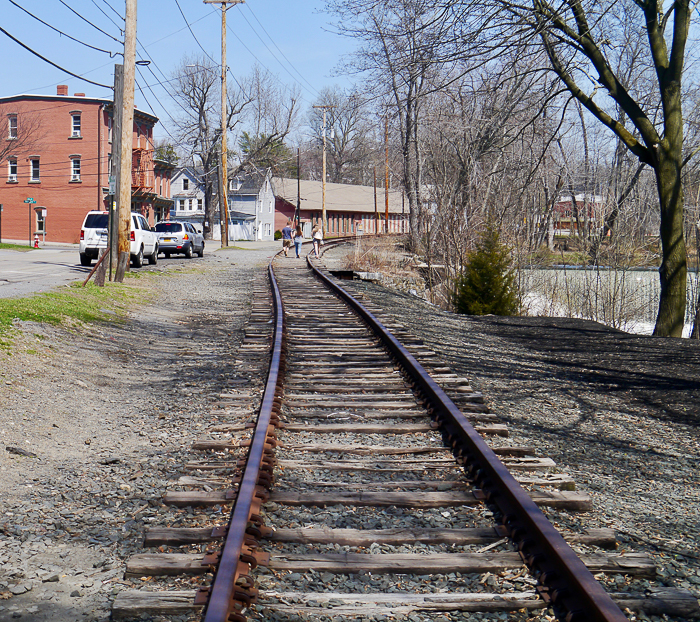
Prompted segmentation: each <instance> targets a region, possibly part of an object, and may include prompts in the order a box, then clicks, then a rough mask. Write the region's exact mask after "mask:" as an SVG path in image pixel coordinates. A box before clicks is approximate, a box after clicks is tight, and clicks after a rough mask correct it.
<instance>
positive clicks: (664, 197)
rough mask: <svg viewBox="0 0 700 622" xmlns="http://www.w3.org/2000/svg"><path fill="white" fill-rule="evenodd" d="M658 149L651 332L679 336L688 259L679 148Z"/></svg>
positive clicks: (681, 331) (659, 147)
mask: <svg viewBox="0 0 700 622" xmlns="http://www.w3.org/2000/svg"><path fill="white" fill-rule="evenodd" d="M664 142H666V141H664ZM665 146H666V145H659V146H658V149H657V154H658V164H657V166H656V167H654V168H655V173H656V185H657V187H658V190H659V202H660V207H661V225H660V237H661V249H662V260H661V267H660V268H659V279H660V282H661V297H660V299H659V314H658V315H657V317H656V326H655V328H654V335H655V336H657V337H681V336H682V334H683V324H684V322H685V305H686V288H687V279H688V275H687V269H688V266H687V259H686V248H685V239H684V237H683V186H682V183H681V149H680V148H677V149H676V148H671V149H668V150H667V149H664V147H665Z"/></svg>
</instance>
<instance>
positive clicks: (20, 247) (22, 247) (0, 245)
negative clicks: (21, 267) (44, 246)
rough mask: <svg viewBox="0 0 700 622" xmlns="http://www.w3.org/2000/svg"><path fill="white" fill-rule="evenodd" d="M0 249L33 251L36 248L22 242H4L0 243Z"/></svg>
mask: <svg viewBox="0 0 700 622" xmlns="http://www.w3.org/2000/svg"><path fill="white" fill-rule="evenodd" d="M0 250H7V251H23V252H27V251H33V250H36V249H35V248H34V247H32V246H26V245H24V244H6V243H5V242H3V243H0Z"/></svg>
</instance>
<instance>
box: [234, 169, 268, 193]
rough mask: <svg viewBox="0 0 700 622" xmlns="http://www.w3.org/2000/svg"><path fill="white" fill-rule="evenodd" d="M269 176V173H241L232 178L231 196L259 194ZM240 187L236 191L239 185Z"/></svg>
mask: <svg viewBox="0 0 700 622" xmlns="http://www.w3.org/2000/svg"><path fill="white" fill-rule="evenodd" d="M268 175H269V171H268V170H266V171H252V172H249V173H239V174H238V175H232V176H231V186H230V188H231V189H230V190H229V195H236V194H258V193H259V192H260V188H262V186H263V184H264V183H265V180H266V179H267V177H268ZM236 180H238V183H239V184H240V186H238V188H237V189H236V186H237V183H236Z"/></svg>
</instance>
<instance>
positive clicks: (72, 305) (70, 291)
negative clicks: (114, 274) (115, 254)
mask: <svg viewBox="0 0 700 622" xmlns="http://www.w3.org/2000/svg"><path fill="white" fill-rule="evenodd" d="M143 298H144V292H143V290H142V289H141V288H136V287H133V286H129V285H125V284H122V283H109V284H108V285H106V286H105V287H96V286H95V285H93V284H92V283H88V285H87V287H82V284H80V283H74V284H72V285H69V286H67V287H63V288H61V289H59V290H57V291H55V292H50V293H45V294H37V295H35V296H31V297H28V298H2V299H0V335H2V334H3V333H7V331H8V330H9V329H11V328H12V323H13V320H15V319H19V320H22V321H25V322H46V323H48V324H62V323H66V322H76V321H77V322H82V323H85V322H95V321H101V320H107V319H109V320H111V321H114V320H115V319H119V318H122V317H124V316H125V315H126V313H127V311H128V307H129V303H130V302H134V301H136V300H139V301H142V300H143ZM2 345H7V341H3V342H2Z"/></svg>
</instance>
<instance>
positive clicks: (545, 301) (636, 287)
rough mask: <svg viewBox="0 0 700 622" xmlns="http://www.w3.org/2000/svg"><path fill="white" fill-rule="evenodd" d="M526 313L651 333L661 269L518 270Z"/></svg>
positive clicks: (692, 295)
mask: <svg viewBox="0 0 700 622" xmlns="http://www.w3.org/2000/svg"><path fill="white" fill-rule="evenodd" d="M518 278H519V279H520V284H521V288H522V289H521V291H524V292H525V295H524V296H523V305H524V307H525V315H532V316H543V315H544V316H552V317H580V318H584V319H589V320H595V321H597V322H600V323H602V324H607V325H608V326H612V327H614V328H619V329H620V330H624V331H626V332H630V333H636V334H642V335H650V334H651V333H652V332H653V330H654V323H655V322H656V314H657V312H658V307H659V292H660V285H659V273H658V270H645V269H628V270H619V269H611V268H581V267H573V266H558V267H553V268H545V269H543V268H526V269H522V270H520V271H519V273H518ZM698 280H699V279H698V273H697V272H689V273H688V290H687V293H688V305H687V307H686V316H685V328H684V330H683V336H685V337H687V336H688V335H689V334H690V331H691V328H692V321H693V316H694V314H695V305H696V304H697V300H698Z"/></svg>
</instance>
